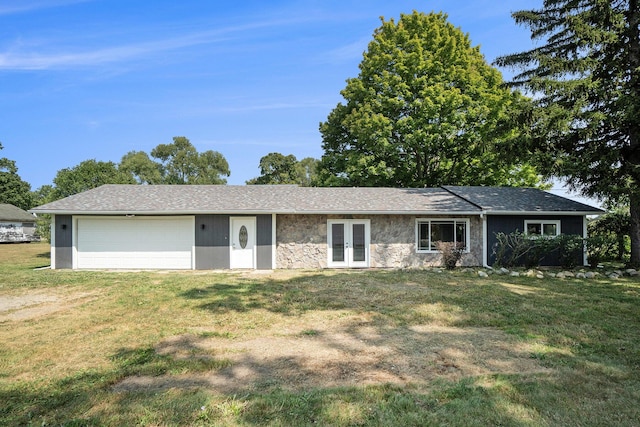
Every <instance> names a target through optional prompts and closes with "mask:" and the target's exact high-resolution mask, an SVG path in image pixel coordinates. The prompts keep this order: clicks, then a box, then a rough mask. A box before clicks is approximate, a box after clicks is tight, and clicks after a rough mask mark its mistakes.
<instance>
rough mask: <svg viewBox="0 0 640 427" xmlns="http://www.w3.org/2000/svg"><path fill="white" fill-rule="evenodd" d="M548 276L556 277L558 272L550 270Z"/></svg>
mask: <svg viewBox="0 0 640 427" xmlns="http://www.w3.org/2000/svg"><path fill="white" fill-rule="evenodd" d="M547 277H556V273H551V272H549V273H547Z"/></svg>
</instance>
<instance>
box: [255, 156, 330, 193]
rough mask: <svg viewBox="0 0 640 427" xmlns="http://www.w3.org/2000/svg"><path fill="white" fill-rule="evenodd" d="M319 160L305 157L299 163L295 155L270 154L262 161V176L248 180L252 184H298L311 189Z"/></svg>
mask: <svg viewBox="0 0 640 427" xmlns="http://www.w3.org/2000/svg"><path fill="white" fill-rule="evenodd" d="M317 165H318V160H317V159H314V158H312V157H305V158H304V159H302V160H300V161H298V159H297V158H296V156H294V155H293V154H289V155H286V156H285V155H284V154H281V153H269V154H267V155H266V156H263V157H262V158H261V159H260V176H259V177H256V178H252V179H250V180H248V181H247V182H246V183H247V184H249V185H252V184H263V185H264V184H297V185H301V186H304V187H309V186H311V185H313V184H314V180H315V178H316V170H317Z"/></svg>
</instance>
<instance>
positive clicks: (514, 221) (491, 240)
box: [487, 215, 584, 266]
mask: <svg viewBox="0 0 640 427" xmlns="http://www.w3.org/2000/svg"><path fill="white" fill-rule="evenodd" d="M531 219H541V220H551V221H554V220H555V221H557V220H560V232H561V233H562V234H576V235H579V236H582V234H583V233H584V228H583V221H584V217H583V216H581V215H567V216H560V215H558V216H553V215H487V255H488V256H487V263H488V264H489V265H493V264H494V263H495V261H496V256H495V253H494V248H495V245H496V244H497V242H498V239H496V234H497V233H501V232H502V233H505V234H510V233H513V232H515V231H519V232H524V231H525V230H524V222H525V220H531ZM541 264H542V265H548V266H558V265H560V262H559V259H558V255H557V254H551V255H549V256H547V257H545V258H544V259H543V260H542V262H541ZM581 264H582V260H580V263H579V265H581Z"/></svg>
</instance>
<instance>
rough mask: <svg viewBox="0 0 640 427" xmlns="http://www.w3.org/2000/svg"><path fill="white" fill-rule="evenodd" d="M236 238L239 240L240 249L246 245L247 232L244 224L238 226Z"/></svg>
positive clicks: (247, 239)
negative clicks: (238, 230) (238, 231)
mask: <svg viewBox="0 0 640 427" xmlns="http://www.w3.org/2000/svg"><path fill="white" fill-rule="evenodd" d="M238 240H239V241H240V247H241V248H242V249H244V248H246V247H247V242H248V241H249V233H248V232H247V227H245V226H244V225H243V226H242V227H240V233H239V235H238Z"/></svg>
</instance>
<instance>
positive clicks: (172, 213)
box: [37, 210, 483, 216]
mask: <svg viewBox="0 0 640 427" xmlns="http://www.w3.org/2000/svg"><path fill="white" fill-rule="evenodd" d="M37 212H38V213H48V214H54V215H91V216H95V215H102V216H117V215H123V216H126V215H140V216H151V215H163V216H178V215H272V214H275V215H284V214H290V215H426V216H432V215H474V216H476V215H477V216H481V215H482V214H483V212H481V211H460V212H457V211H300V210H282V211H272V210H268V211H266V210H265V211H206V210H203V211H199V210H198V211H196V210H190V211H60V210H56V211H53V210H52V211H49V210H42V211H40V210H39V211H37Z"/></svg>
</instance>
